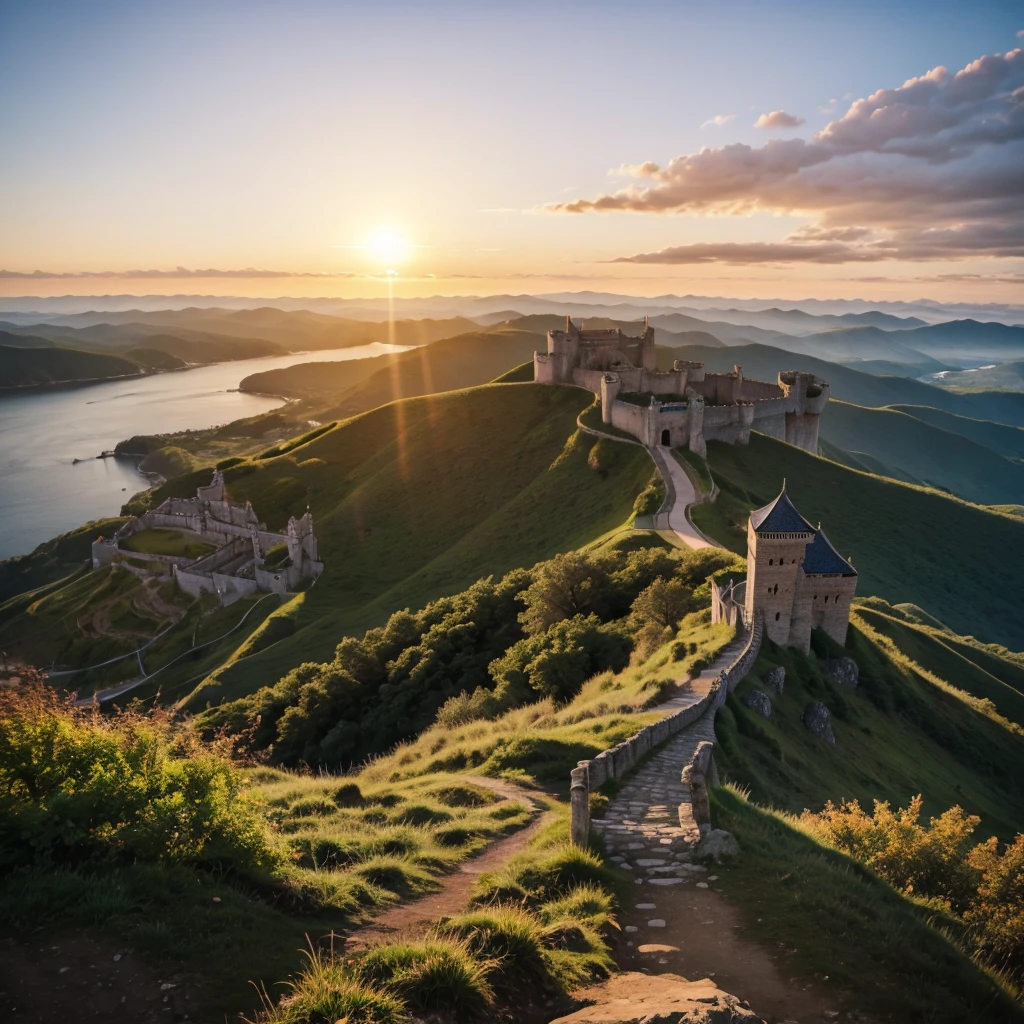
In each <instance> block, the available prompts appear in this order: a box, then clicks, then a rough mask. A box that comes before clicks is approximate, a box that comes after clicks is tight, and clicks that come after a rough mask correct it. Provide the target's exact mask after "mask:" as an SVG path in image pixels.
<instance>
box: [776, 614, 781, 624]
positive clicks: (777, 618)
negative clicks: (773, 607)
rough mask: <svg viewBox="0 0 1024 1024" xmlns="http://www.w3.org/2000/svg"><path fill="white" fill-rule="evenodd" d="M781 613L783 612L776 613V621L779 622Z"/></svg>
mask: <svg viewBox="0 0 1024 1024" xmlns="http://www.w3.org/2000/svg"><path fill="white" fill-rule="evenodd" d="M781 614H782V613H781V612H776V613H775V621H776V622H778V621H779V616H780V615H781Z"/></svg>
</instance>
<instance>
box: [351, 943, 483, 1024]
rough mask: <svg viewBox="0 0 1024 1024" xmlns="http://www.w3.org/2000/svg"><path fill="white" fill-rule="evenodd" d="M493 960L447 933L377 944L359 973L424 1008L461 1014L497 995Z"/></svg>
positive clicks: (358, 968)
mask: <svg viewBox="0 0 1024 1024" xmlns="http://www.w3.org/2000/svg"><path fill="white" fill-rule="evenodd" d="M492 966H493V965H492V964H491V963H490V962H488V961H486V960H480V959H478V958H477V957H475V956H474V955H473V954H472V952H471V951H470V949H469V947H468V946H467V945H466V944H465V943H463V942H458V941H454V940H452V939H448V938H434V939H430V940H428V941H426V942H424V943H422V944H410V943H394V944H388V945H380V946H375V947H373V948H372V949H370V950H368V951H367V952H366V954H365V955H364V956H362V957H361V958H360V959H359V961H358V963H357V965H356V971H357V972H358V974H359V976H360V977H361V978H363V979H365V980H367V981H370V982H373V983H375V984H377V985H380V986H382V987H386V988H387V989H389V990H391V991H393V992H395V993H396V994H397V995H399V996H401V997H402V998H403V999H404V1000H405V1001H406V1002H407V1003H408V1005H409V1006H410V1007H412V1008H413V1009H415V1010H418V1011H420V1012H424V1013H431V1012H436V1011H441V1012H446V1013H448V1014H451V1015H453V1016H454V1017H455V1018H456V1019H465V1018H467V1017H472V1016H477V1015H479V1014H480V1013H482V1012H483V1011H484V1010H486V1009H487V1008H488V1007H489V1006H490V1005H491V1004H492V1002H493V1001H494V993H493V992H492V990H491V986H490V984H489V983H488V981H487V973H488V970H489V969H491V968H492Z"/></svg>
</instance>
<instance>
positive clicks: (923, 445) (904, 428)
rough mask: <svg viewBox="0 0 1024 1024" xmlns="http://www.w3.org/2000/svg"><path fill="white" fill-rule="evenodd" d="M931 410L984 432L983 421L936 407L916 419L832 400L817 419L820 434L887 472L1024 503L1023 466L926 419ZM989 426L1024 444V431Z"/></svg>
mask: <svg viewBox="0 0 1024 1024" xmlns="http://www.w3.org/2000/svg"><path fill="white" fill-rule="evenodd" d="M932 413H934V414H935V417H936V418H944V419H945V422H946V423H950V421H953V423H952V425H956V421H960V422H961V423H963V424H968V425H970V424H976V425H977V426H978V428H980V429H975V430H974V432H975V433H976V434H978V435H980V436H984V434H985V430H984V426H985V425H984V424H983V423H982V422H981V421H979V420H964V419H963V418H962V417H958V416H951V415H949V414H948V413H942V412H939V411H938V410H934V409H928V410H925V411H924V412H923V413H922V415H921V416H920V417H917V416H914V415H911V414H909V413H907V412H904V411H902V410H901V409H897V408H887V409H868V408H865V407H864V406H861V405H851V404H849V403H848V402H837V401H831V402H829V404H828V409H827V410H826V411H825V414H824V415H823V416H822V418H821V438H822V440H823V441H826V442H828V443H830V444H833V445H836V446H837V447H839V448H841V449H845V450H846V451H849V452H853V453H854V454H857V455H859V454H861V453H864V454H866V455H868V456H870V457H871V458H872V459H874V460H877V461H876V462H875V464H876V465H878V466H883V465H884V466H886V467H887V468H888V471H887V472H886V474H885V475H887V476H893V477H896V478H897V479H900V480H909V481H912V482H914V483H920V484H925V485H927V486H929V487H938V488H940V489H942V490H944V491H951V492H952V493H953V494H956V495H958V496H959V497H961V498H966V499H967V500H968V501H974V502H977V503H979V504H982V505H998V504H1020V503H1021V502H1024V464H1021V463H1020V462H1014V461H1011V460H1010V459H1009V458H1005V457H1004V456H1002V455H1000V454H998V453H997V452H995V451H993V450H992V449H991V448H988V447H986V446H985V445H984V444H983V443H979V442H978V441H974V440H970V439H969V438H967V437H964V436H963V435H962V434H961V433H959V432H958V433H952V432H950V431H949V430H947V429H945V427H943V426H937V425H933V423H932V422H929V418H928V417H929V414H932ZM988 426H989V427H990V428H991V430H992V431H993V432H998V431H1007V432H1014V433H1016V434H1018V435H1019V436H1020V438H1021V442H1022V443H1024V430H1020V429H1016V428H1013V427H1004V426H1002V425H1001V424H998V423H992V424H988ZM962 429H971V428H970V427H969V426H968V427H967V428H962Z"/></svg>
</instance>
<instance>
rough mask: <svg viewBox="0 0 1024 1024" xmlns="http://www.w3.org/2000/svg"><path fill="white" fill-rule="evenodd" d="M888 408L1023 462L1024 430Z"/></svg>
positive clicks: (919, 409) (935, 412) (931, 412)
mask: <svg viewBox="0 0 1024 1024" xmlns="http://www.w3.org/2000/svg"><path fill="white" fill-rule="evenodd" d="M892 408H893V409H896V410H897V411H899V412H903V413H906V414H907V415H908V416H913V417H915V418H916V419H919V420H922V421H923V422H924V423H930V424H931V425H932V426H933V427H939V428H941V429H942V430H948V431H950V432H951V433H954V434H959V435H960V436H961V437H968V438H970V439H971V440H972V441H977V443H978V444H983V445H984V446H985V447H986V448H991V449H992V451H994V452H998V453H999V454H1000V455H1005V456H1006V457H1007V458H1009V459H1021V458H1024V428H1022V427H1009V426H1006V425H1005V424H1002V423H993V422H991V421H990V420H976V419H971V418H970V417H967V416H957V415H955V414H954V413H949V412H944V411H943V410H941V409H933V408H930V407H928V406H921V405H894V406H893V407H892ZM822 422H824V421H822Z"/></svg>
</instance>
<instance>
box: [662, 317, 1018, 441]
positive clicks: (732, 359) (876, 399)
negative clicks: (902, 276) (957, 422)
mask: <svg viewBox="0 0 1024 1024" xmlns="http://www.w3.org/2000/svg"><path fill="white" fill-rule="evenodd" d="M903 333H905V332H903V331H901V332H900V334H903ZM675 358H677V359H696V360H699V361H701V362H703V363H705V364H706V365H707V369H708V372H709V373H728V372H729V371H731V370H732V367H733V363H739V364H740V365H741V366H742V367H743V372H744V374H746V376H748V377H750V378H753V379H757V380H768V381H774V380H776V379H777V377H778V374H779V371H780V370H793V369H800V370H807V371H809V372H811V373H816V374H817V375H818V376H819V377H822V378H823V379H824V380H827V381H828V382H829V384H830V385H831V388H832V397H833V398H840V399H842V400H843V401H844V402H854V403H855V404H857V405H870V406H880V405H925V406H932V407H934V408H936V409H943V410H944V411H946V412H951V413H955V414H956V415H957V416H967V417H971V418H973V419H979V420H992V421H994V422H996V423H1007V424H1010V425H1011V426H1015V427H1022V426H1024V394H1015V393H1013V392H1008V391H978V392H956V391H949V390H946V389H944V388H940V387H936V386H934V385H932V384H925V383H923V382H922V381H919V380H913V379H912V378H910V377H885V376H882V377H876V376H874V375H873V374H870V373H862V372H861V371H859V370H853V369H850V368H849V367H847V366H841V365H839V364H838V363H833V362H828V361H827V360H824V359H816V358H815V357H814V356H809V355H798V354H795V353H793V352H787V351H785V350H783V349H781V348H772V347H771V346H768V345H737V346H734V347H732V348H727V349H719V348H705V347H703V346H697V347H693V346H688V347H684V348H680V349H677V350H676V351H675Z"/></svg>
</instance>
